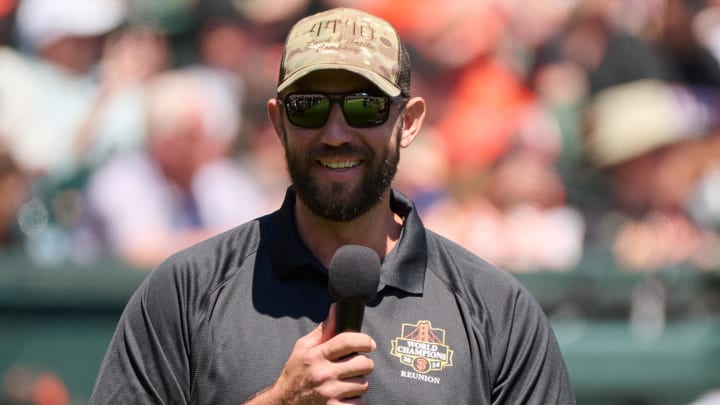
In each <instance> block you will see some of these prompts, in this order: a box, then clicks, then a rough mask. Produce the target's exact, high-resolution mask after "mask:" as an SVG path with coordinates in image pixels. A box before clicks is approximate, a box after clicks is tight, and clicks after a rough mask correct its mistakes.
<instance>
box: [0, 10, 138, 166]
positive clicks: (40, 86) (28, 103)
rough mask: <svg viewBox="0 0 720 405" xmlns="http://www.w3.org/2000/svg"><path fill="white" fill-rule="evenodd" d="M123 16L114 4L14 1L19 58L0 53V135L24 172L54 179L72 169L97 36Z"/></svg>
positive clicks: (91, 91) (89, 96) (90, 91)
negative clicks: (1, 101)
mask: <svg viewBox="0 0 720 405" xmlns="http://www.w3.org/2000/svg"><path fill="white" fill-rule="evenodd" d="M124 15H125V8H124V5H123V3H122V2H121V1H120V0H107V1H100V2H99V1H92V0H68V1H63V2H56V1H52V0H23V1H21V2H19V5H18V10H17V28H18V33H19V36H18V42H19V44H20V49H21V50H22V51H23V52H17V51H15V50H14V49H12V48H9V47H5V48H2V49H0V98H1V99H2V100H4V102H3V108H2V109H1V110H0V133H2V136H3V137H4V139H3V140H4V141H5V143H6V144H7V145H8V148H9V149H10V151H11V153H12V154H13V156H14V158H15V159H16V160H17V162H18V164H20V166H21V167H22V168H23V169H24V170H27V171H29V172H31V173H35V174H37V175H41V176H51V177H56V178H57V177H62V176H67V175H68V173H71V172H72V171H73V170H74V169H75V168H76V165H77V162H78V160H79V159H80V158H81V156H79V155H78V154H77V152H76V151H74V150H73V145H74V140H75V136H76V135H77V132H78V129H79V128H80V126H81V124H82V122H83V121H84V119H85V117H86V116H87V114H88V111H89V109H90V108H91V105H92V103H93V100H94V95H95V92H96V87H95V85H94V83H93V75H92V68H93V67H94V66H95V65H96V63H97V62H98V60H99V57H100V50H101V47H102V35H104V34H106V33H108V32H109V31H110V30H112V29H114V28H116V27H117V26H118V25H119V24H120V23H121V22H122V20H123V18H124ZM40 118H41V119H40Z"/></svg>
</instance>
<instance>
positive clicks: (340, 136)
mask: <svg viewBox="0 0 720 405" xmlns="http://www.w3.org/2000/svg"><path fill="white" fill-rule="evenodd" d="M351 133H352V131H351V130H350V126H349V125H348V124H347V122H346V121H345V117H344V116H343V113H342V109H341V107H340V105H339V104H335V105H333V106H332V108H331V109H330V116H328V120H327V123H326V124H325V126H324V127H323V135H322V141H323V142H324V143H326V144H327V145H330V146H340V145H342V144H344V143H348V142H350V139H351V137H352V135H351Z"/></svg>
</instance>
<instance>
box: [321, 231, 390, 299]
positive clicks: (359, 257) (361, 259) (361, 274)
mask: <svg viewBox="0 0 720 405" xmlns="http://www.w3.org/2000/svg"><path fill="white" fill-rule="evenodd" d="M379 283H380V257H378V255H377V253H375V251H374V250H372V249H370V248H368V247H365V246H359V245H345V246H342V247H341V248H340V249H338V250H337V251H336V252H335V254H334V255H333V258H332V260H331V262H330V269H329V274H328V288H329V290H330V295H331V296H332V297H333V298H335V299H336V300H338V301H354V302H363V303H366V302H368V301H370V300H371V299H372V298H373V297H374V296H375V293H376V292H377V288H378V284H379Z"/></svg>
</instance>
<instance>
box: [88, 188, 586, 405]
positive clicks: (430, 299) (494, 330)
mask: <svg viewBox="0 0 720 405" xmlns="http://www.w3.org/2000/svg"><path fill="white" fill-rule="evenodd" d="M294 201H295V194H294V192H293V190H292V188H290V189H289V190H288V192H287V195H286V198H285V201H284V203H283V205H282V207H281V208H280V209H279V210H278V211H276V212H274V213H272V214H269V215H267V216H264V217H261V218H259V219H256V220H254V221H251V222H248V223H246V224H244V225H241V226H239V227H237V228H235V229H233V230H230V231H228V232H225V233H223V234H221V235H218V236H216V237H213V238H211V239H209V240H207V241H205V242H203V243H200V244H198V245H196V246H194V247H191V248H189V249H187V250H184V251H182V252H180V253H177V254H175V255H173V256H172V257H170V258H169V259H168V260H167V261H165V262H164V263H163V264H162V265H160V266H159V267H158V268H157V269H156V270H154V271H153V272H152V273H151V274H150V275H149V276H148V277H147V279H146V280H145V281H144V282H143V284H142V285H141V286H140V287H139V289H138V290H137V291H136V293H135V294H134V295H133V297H132V298H131V299H130V301H129V303H128V305H127V307H126V309H125V311H124V313H123V314H122V317H121V319H120V321H119V324H118V327H117V330H116V332H115V335H114V337H113V339H112V342H111V343H110V347H109V349H108V352H107V354H106V356H105V359H104V361H103V364H102V368H101V370H100V373H99V375H98V379H97V382H96V385H95V390H94V393H93V396H92V399H91V401H90V403H91V404H103V405H105V404H240V403H242V402H243V401H245V400H247V399H248V398H250V397H251V396H253V395H254V394H255V393H257V392H259V391H261V390H263V389H264V388H266V387H268V386H270V385H271V384H272V383H273V382H274V381H275V380H276V379H277V377H278V375H279V374H280V371H281V370H282V367H283V365H284V364H285V361H286V360H287V358H288V356H289V354H290V352H291V350H292V347H293V345H294V343H295V341H296V340H297V339H298V338H299V337H301V336H304V335H305V334H307V333H308V332H310V331H311V330H312V329H313V328H314V327H316V326H317V324H318V323H319V322H322V321H323V320H324V319H325V317H326V316H327V312H328V308H329V306H330V303H331V302H332V299H331V298H330V296H329V294H328V291H327V270H326V269H325V268H324V267H323V265H322V264H320V262H319V261H318V260H317V259H316V258H315V257H314V256H313V255H312V253H311V252H310V250H309V249H308V248H307V246H305V244H304V243H303V242H302V241H301V240H300V238H299V236H298V233H297V229H296V226H295V222H294V218H293V205H294ZM390 204H391V207H392V209H393V211H394V212H396V213H397V214H399V215H400V216H402V217H403V218H404V226H403V231H402V235H401V238H400V240H399V242H398V244H397V245H396V246H395V248H394V249H393V251H392V252H391V253H390V255H388V256H387V257H386V258H385V259H384V260H383V263H382V270H381V280H380V286H379V288H378V294H377V296H376V297H375V298H374V299H373V300H372V301H371V302H370V303H369V304H368V307H367V308H366V310H365V316H364V322H363V332H365V333H367V334H369V335H370V336H372V337H373V339H374V340H375V341H376V342H377V345H378V347H377V349H376V351H375V352H373V353H372V354H370V357H372V359H373V360H374V362H375V370H374V371H373V373H372V374H371V375H370V376H369V380H370V389H369V391H368V393H367V394H366V395H365V397H364V398H365V400H366V403H368V404H423V405H431V404H442V405H446V404H490V403H497V404H571V403H574V402H575V401H574V398H573V392H572V389H571V386H570V383H569V379H568V375H567V371H566V369H565V365H564V362H563V359H562V356H561V354H560V351H559V348H558V345H557V342H556V340H555V336H554V335H553V332H552V330H551V328H550V325H549V323H548V321H547V319H546V317H545V315H544V314H543V312H542V310H541V308H540V307H539V306H538V304H537V303H536V301H535V300H534V299H533V297H532V296H531V295H530V294H529V293H528V292H527V290H525V289H524V288H523V287H522V286H521V285H520V284H519V283H518V282H517V281H516V280H515V279H514V278H513V277H512V276H510V275H509V274H508V273H506V272H505V271H503V270H501V269H498V268H496V267H494V266H492V265H491V264H489V263H487V262H485V261H483V260H482V259H480V258H478V257H477V256H475V255H473V254H472V253H470V252H468V251H467V250H465V249H463V248H462V247H460V246H459V245H457V244H455V243H453V242H451V241H449V240H447V239H445V238H443V237H441V236H439V235H437V234H435V233H433V232H432V231H429V230H426V229H425V228H424V226H423V225H422V222H421V221H420V218H419V217H418V215H417V213H416V211H415V209H414V207H413V204H412V203H411V202H410V201H409V200H408V199H407V198H406V197H405V196H403V195H402V194H400V193H399V192H396V191H393V192H392V196H391V201H390Z"/></svg>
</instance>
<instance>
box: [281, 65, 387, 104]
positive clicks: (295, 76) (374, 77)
mask: <svg viewBox="0 0 720 405" xmlns="http://www.w3.org/2000/svg"><path fill="white" fill-rule="evenodd" d="M320 70H347V71H349V72H352V73H355V74H358V75H360V76H362V77H364V78H366V79H367V80H369V81H371V82H372V83H373V84H374V85H376V86H378V88H379V89H380V90H382V92H383V93H385V94H387V95H388V96H390V97H397V96H399V95H400V93H401V91H400V88H398V87H397V86H396V85H394V84H393V83H391V82H389V81H388V80H387V79H385V78H384V77H382V76H380V75H379V74H377V73H375V72H373V71H371V70H368V69H363V68H361V67H357V66H349V65H345V64H337V63H319V64H316V65H311V66H306V67H304V68H301V69H298V70H297V71H295V72H293V73H292V74H290V75H289V76H288V77H286V78H285V80H283V81H282V83H280V84H279V85H278V87H277V92H278V93H282V92H283V91H284V90H285V89H287V88H288V87H290V85H291V84H293V83H295V82H296V81H298V80H300V79H301V78H303V77H305V76H307V75H308V74H310V73H312V72H317V71H320Z"/></svg>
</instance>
